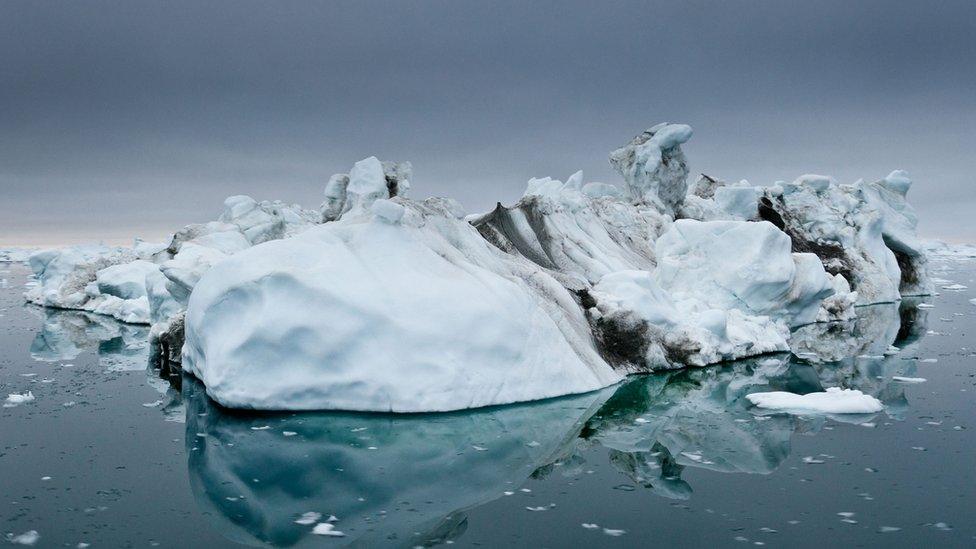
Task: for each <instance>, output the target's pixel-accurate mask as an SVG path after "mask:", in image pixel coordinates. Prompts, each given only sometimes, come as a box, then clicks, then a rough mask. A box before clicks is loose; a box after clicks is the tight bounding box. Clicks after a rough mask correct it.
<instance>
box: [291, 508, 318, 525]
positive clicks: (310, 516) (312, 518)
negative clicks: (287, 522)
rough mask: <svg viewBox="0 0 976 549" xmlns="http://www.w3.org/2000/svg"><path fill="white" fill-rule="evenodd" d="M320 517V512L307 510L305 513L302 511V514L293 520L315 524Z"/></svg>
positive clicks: (305, 523) (303, 523) (297, 522)
mask: <svg viewBox="0 0 976 549" xmlns="http://www.w3.org/2000/svg"><path fill="white" fill-rule="evenodd" d="M320 518H322V513H316V512H315V511H309V512H307V513H302V516H301V517H300V518H298V519H296V520H295V524H302V525H305V526H307V525H309V524H315V523H316V522H318V521H319V519H320Z"/></svg>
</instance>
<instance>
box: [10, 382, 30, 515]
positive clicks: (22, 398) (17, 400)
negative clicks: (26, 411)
mask: <svg viewBox="0 0 976 549" xmlns="http://www.w3.org/2000/svg"><path fill="white" fill-rule="evenodd" d="M33 401H34V393H32V392H31V391H27V392H26V393H10V394H8V395H7V400H6V401H4V403H3V407H4V408H13V407H14V406H19V405H21V404H26V403H28V402H33ZM31 532H34V531H33V530H31ZM35 533H36V532H35Z"/></svg>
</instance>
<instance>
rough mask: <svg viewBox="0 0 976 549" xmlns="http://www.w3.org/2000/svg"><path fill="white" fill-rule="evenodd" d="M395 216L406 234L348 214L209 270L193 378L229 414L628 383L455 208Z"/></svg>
mask: <svg viewBox="0 0 976 549" xmlns="http://www.w3.org/2000/svg"><path fill="white" fill-rule="evenodd" d="M377 200H378V199H377ZM397 200H400V199H397ZM374 202H375V201H374ZM380 204H384V203H383V202H380ZM390 205H391V206H392V205H399V206H401V207H406V212H405V213H404V215H403V218H402V220H400V221H399V222H391V221H390V219H389V218H378V216H376V215H375V214H369V215H365V214H364V215H359V216H353V217H348V218H347V217H346V216H343V218H342V219H341V220H339V221H335V222H331V223H327V224H324V225H322V226H319V227H316V228H313V229H309V230H308V231H306V232H304V233H303V234H301V235H298V236H296V237H293V238H290V239H285V240H279V241H274V242H268V243H265V244H262V245H261V246H256V247H254V248H251V249H249V250H245V251H243V252H239V253H237V254H234V255H233V256H230V257H228V258H227V259H225V260H223V261H221V262H220V263H218V264H216V265H214V266H213V267H212V268H211V269H210V270H208V271H207V272H205V273H204V274H203V276H202V277H201V279H200V281H199V282H198V283H197V284H196V286H195V288H194V290H193V293H192V294H191V296H190V300H189V304H188V307H187V314H186V327H185V329H186V344H185V346H184V348H183V366H184V368H185V369H186V370H187V371H189V372H191V373H193V374H195V375H196V376H197V377H199V378H200V379H202V380H203V381H204V383H205V384H206V385H207V391H208V393H209V394H210V396H211V397H213V398H214V399H215V400H217V401H218V402H220V403H221V404H223V405H225V406H230V407H241V408H260V409H349V410H368V411H397V412H420V411H443V410H455V409H461V408H470V407H477V406H487V405H492V404H505V403H511V402H518V401H524V400H534V399H540V398H546V397H552V396H559V395H565V394H570V393H580V392H585V391H591V390H594V389H598V388H601V387H605V386H607V385H610V384H612V383H615V382H616V381H618V380H619V379H620V377H621V375H620V374H619V373H617V372H615V371H614V370H613V369H612V368H611V367H610V366H609V365H608V364H607V363H606V362H605V361H604V360H603V359H602V358H601V357H600V356H599V354H598V353H597V352H596V350H595V349H593V348H592V346H591V344H590V341H589V338H588V334H589V330H588V327H587V323H586V320H585V318H584V317H583V314H582V311H580V309H579V308H578V306H577V305H576V302H575V301H574V300H573V298H572V296H571V295H570V293H569V292H568V291H567V290H566V289H565V288H564V287H563V286H562V285H560V284H559V283H558V282H557V281H556V280H555V279H553V278H552V277H551V276H549V275H547V274H546V273H545V272H544V271H542V270H541V269H540V268H539V267H537V266H535V265H533V264H531V263H529V262H526V261H519V260H517V259H516V258H513V257H512V256H509V255H507V254H505V253H503V252H502V251H500V250H498V249H497V248H494V247H493V246H491V245H490V244H489V243H488V242H487V241H486V240H484V239H483V238H481V236H480V235H479V234H478V232H477V230H475V229H474V227H472V226H471V225H469V224H467V223H465V222H464V221H463V220H461V219H458V217H457V216H456V215H455V213H454V212H455V208H454V207H453V205H452V204H451V203H449V202H446V201H443V200H437V199H433V200H428V201H425V202H422V203H418V202H412V201H403V202H396V203H390ZM383 207H384V208H386V206H385V205H384V206H383Z"/></svg>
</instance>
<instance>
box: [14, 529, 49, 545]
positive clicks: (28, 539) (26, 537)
mask: <svg viewBox="0 0 976 549" xmlns="http://www.w3.org/2000/svg"><path fill="white" fill-rule="evenodd" d="M8 535H9V534H8ZM8 539H9V540H10V543H13V544H14V545H34V544H35V543H37V540H39V539H41V535H40V534H38V533H37V530H28V531H26V532H24V533H23V534H20V535H19V536H11V537H9V538H8Z"/></svg>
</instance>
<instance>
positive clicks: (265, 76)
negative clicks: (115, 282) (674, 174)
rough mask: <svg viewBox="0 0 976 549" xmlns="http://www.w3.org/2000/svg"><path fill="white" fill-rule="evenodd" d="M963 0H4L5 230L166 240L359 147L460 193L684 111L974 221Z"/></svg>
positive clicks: (714, 153)
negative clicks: (233, 199)
mask: <svg viewBox="0 0 976 549" xmlns="http://www.w3.org/2000/svg"><path fill="white" fill-rule="evenodd" d="M974 36H976V3H973V2H939V3H918V2H857V3H854V2H846V1H844V2H833V1H822V2H756V1H752V2H642V3H637V2H633V3H629V2H628V3H603V2H569V1H564V2H551V3H550V2H510V3H508V2H477V3H469V2H456V1H451V2H360V1H357V2H315V3H312V2H308V3H304V2H242V1H234V2H187V3H177V2H138V1H124V2H98V1H89V2H50V3H49V2H5V3H3V4H2V6H0V83H2V85H0V244H11V243H21V242H23V243H31V242H44V243H48V242H74V241H80V240H92V239H110V240H118V239H123V238H127V237H128V236H130V235H143V236H146V237H150V238H161V237H162V236H163V235H165V234H166V233H167V232H169V231H172V230H175V229H177V228H179V227H181V226H183V225H185V224H187V223H191V222H199V221H205V220H209V219H213V218H215V217H216V215H217V214H218V213H219V211H220V209H221V202H222V200H223V198H224V197H225V196H227V195H230V194H250V195H252V196H254V197H255V198H258V199H276V198H280V199H283V200H286V201H290V202H298V203H301V204H303V205H305V206H308V207H312V206H317V205H318V203H319V202H320V201H321V193H322V188H323V186H324V184H325V181H326V180H327V179H328V176H329V175H330V174H332V173H335V172H341V171H347V170H348V169H349V167H350V166H351V165H352V163H353V162H355V161H356V160H359V159H361V158H363V157H366V156H370V155H376V156H378V157H380V158H382V159H390V160H410V161H412V162H413V164H414V181H413V183H414V186H413V192H414V195H415V196H420V197H423V196H428V195H446V196H453V197H455V198H458V199H459V200H460V201H461V202H462V203H463V204H464V205H465V207H466V208H467V209H468V210H469V211H479V210H483V209H486V208H490V207H491V206H493V205H494V203H495V202H496V201H501V202H505V203H510V202H513V201H514V200H516V199H517V198H518V196H519V195H520V194H521V191H522V190H523V188H524V185H525V181H526V180H527V179H528V178H529V177H533V176H543V175H552V176H554V177H559V178H565V177H566V176H568V175H569V174H570V173H572V172H573V171H575V170H577V169H583V170H584V173H585V174H586V179H587V180H601V181H607V182H617V181H618V178H617V176H616V175H615V174H614V173H613V172H612V171H611V169H610V168H609V166H608V164H607V160H606V156H607V153H608V152H609V151H610V150H612V149H613V148H615V147H617V146H619V145H621V144H623V143H625V142H627V141H628V140H629V139H630V138H631V137H632V136H633V135H634V134H636V133H638V132H639V131H640V130H642V129H643V128H645V127H647V126H650V125H653V124H655V123H657V122H661V121H672V122H683V123H688V124H690V125H691V126H693V127H694V128H695V137H694V138H693V139H692V141H691V142H689V143H688V144H687V145H686V147H685V150H686V153H687V155H688V157H689V160H690V162H691V165H692V169H693V170H694V171H695V172H705V173H709V174H712V175H715V176H718V177H721V178H724V179H741V178H745V179H749V180H750V181H752V182H755V183H771V182H773V181H775V180H780V179H782V180H791V179H793V178H795V177H796V176H798V175H800V174H803V173H809V172H813V173H826V174H829V175H833V176H835V177H837V178H838V179H839V180H841V181H853V180H855V179H858V178H862V177H863V178H865V179H878V178H881V177H883V176H884V175H886V174H887V173H888V172H889V171H891V170H892V169H895V168H900V169H905V170H908V171H909V172H910V173H911V175H912V176H913V178H914V179H915V187H914V189H913V191H912V193H911V194H910V195H909V197H910V199H911V200H912V202H913V203H914V204H915V205H916V206H917V208H918V209H919V213H920V217H921V219H922V225H921V228H922V232H923V234H926V235H929V236H941V237H946V238H950V239H951V238H956V239H967V238H968V239H973V238H974V237H976V223H972V222H970V221H968V219H969V212H971V211H973V209H974V208H976V191H974V176H973V174H974V173H976V161H974V160H973V155H972V150H973V147H974V145H976V94H974V93H973V91H972V90H973V89H974V88H976V39H974Z"/></svg>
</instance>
